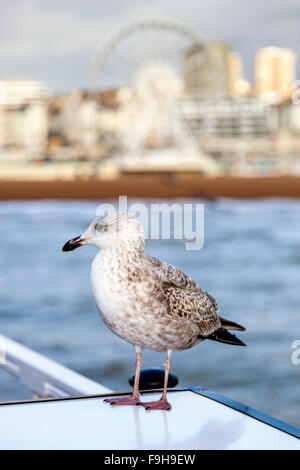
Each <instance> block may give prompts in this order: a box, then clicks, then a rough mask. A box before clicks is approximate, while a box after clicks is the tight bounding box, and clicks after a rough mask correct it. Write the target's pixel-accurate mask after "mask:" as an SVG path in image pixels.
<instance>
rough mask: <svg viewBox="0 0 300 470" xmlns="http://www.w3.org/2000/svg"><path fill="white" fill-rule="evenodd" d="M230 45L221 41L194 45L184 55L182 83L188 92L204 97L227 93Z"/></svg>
mask: <svg viewBox="0 0 300 470" xmlns="http://www.w3.org/2000/svg"><path fill="white" fill-rule="evenodd" d="M230 52H231V50H230V46H229V45H228V44H227V43H223V42H213V43H208V44H206V45H201V44H200V45H196V46H193V47H192V48H191V49H189V50H188V51H187V52H186V53H185V56H184V83H185V91H186V93H188V94H194V95H201V96H202V97H204V98H213V97H219V96H226V95H228V93H229V61H228V57H229V53H230Z"/></svg>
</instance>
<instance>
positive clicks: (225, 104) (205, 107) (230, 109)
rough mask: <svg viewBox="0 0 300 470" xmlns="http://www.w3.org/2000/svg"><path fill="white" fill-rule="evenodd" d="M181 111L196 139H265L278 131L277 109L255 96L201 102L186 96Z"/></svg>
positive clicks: (199, 99)
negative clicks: (255, 137) (254, 137)
mask: <svg viewBox="0 0 300 470" xmlns="http://www.w3.org/2000/svg"><path fill="white" fill-rule="evenodd" d="M181 108H182V112H183V114H184V116H185V119H186V121H187V122H188V123H189V126H190V128H191V129H192V130H193V132H194V133H195V135H196V136H197V138H198V139H199V140H200V139H203V138H204V137H206V138H208V137H220V138H223V137H229V138H230V137H249V136H252V137H253V136H257V137H262V136H264V137H267V136H271V135H275V134H276V133H277V132H278V130H279V110H278V108H276V107H274V106H270V105H269V104H268V103H266V102H264V101H263V100H259V99H257V98H255V97H251V98H239V99H233V98H230V97H224V98H222V99H219V100H202V99H201V98H200V97H199V98H198V99H197V98H195V97H193V98H189V97H186V98H184V99H183V100H182V101H181Z"/></svg>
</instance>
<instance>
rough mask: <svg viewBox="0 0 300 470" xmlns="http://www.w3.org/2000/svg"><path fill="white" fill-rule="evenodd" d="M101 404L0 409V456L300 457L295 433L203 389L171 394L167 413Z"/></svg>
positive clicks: (82, 400)
mask: <svg viewBox="0 0 300 470" xmlns="http://www.w3.org/2000/svg"><path fill="white" fill-rule="evenodd" d="M112 396H113V395H112ZM159 396H160V393H157V392H156V393H152V392H151V393H145V394H143V401H150V400H155V399H158V398H159ZM104 398H105V396H96V397H78V398H67V399H52V400H50V399H49V400H41V401H36V402H33V401H31V402H22V403H21V402H20V403H9V404H1V406H0V421H1V438H0V448H1V449H105V450H110V449H112V450H113V449H120V450H122V449H126V450H128V449H151V450H155V449H163V450H165V449H172V450H175V449H276V450H278V449H294V450H300V439H299V437H300V430H299V429H297V428H295V427H292V426H289V425H288V424H285V423H282V422H281V421H278V420H276V419H274V418H271V417H269V416H266V415H264V414H262V413H260V412H258V411H256V410H253V409H252V408H249V407H247V406H244V405H241V404H239V403H237V402H234V401H232V400H229V399H226V398H224V397H222V396H219V395H216V394H215V393H213V392H209V391H207V390H205V389H202V388H195V387H192V388H190V389H187V390H172V391H170V392H169V397H168V399H169V401H170V403H171V404H172V410H171V411H145V409H144V408H143V407H139V406H136V407H135V406H121V407H111V406H109V405H108V404H106V403H104V402H103V399H104ZM267 423H268V424H267Z"/></svg>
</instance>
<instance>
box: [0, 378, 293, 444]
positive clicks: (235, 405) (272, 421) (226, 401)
mask: <svg viewBox="0 0 300 470" xmlns="http://www.w3.org/2000/svg"><path fill="white" fill-rule="evenodd" d="M162 390H163V389H150V390H143V391H142V395H143V394H148V393H159V392H162ZM188 391H190V392H193V393H196V394H198V395H201V396H203V397H205V398H208V399H210V400H213V401H215V402H218V403H220V404H222V405H225V406H228V407H229V408H231V409H233V410H236V411H239V412H240V413H243V414H245V415H247V416H249V417H251V418H253V419H256V420H258V421H261V422H262V423H264V424H267V425H269V426H271V427H273V428H276V429H278V430H280V431H282V432H285V433H286V434H289V435H291V436H293V437H295V438H297V439H300V429H299V428H297V427H296V426H293V425H292V424H288V423H285V422H284V421H281V420H279V419H277V418H274V417H273V416H270V415H267V414H265V413H263V412H262V411H258V410H256V409H255V408H251V407H250V406H248V405H244V404H243V403H240V402H238V401H235V400H233V399H231V398H227V397H225V396H223V395H220V394H218V393H215V392H213V391H212V390H209V389H207V388H204V387H200V386H188V387H185V388H173V389H170V390H168V393H174V392H188ZM129 394H130V392H122V393H104V394H96V395H83V396H73V397H63V398H41V399H38V400H34V399H30V400H18V401H7V402H2V403H0V407H1V406H10V405H25V404H37V403H43V402H57V401H67V400H82V399H88V398H106V397H110V396H112V395H113V396H122V395H129Z"/></svg>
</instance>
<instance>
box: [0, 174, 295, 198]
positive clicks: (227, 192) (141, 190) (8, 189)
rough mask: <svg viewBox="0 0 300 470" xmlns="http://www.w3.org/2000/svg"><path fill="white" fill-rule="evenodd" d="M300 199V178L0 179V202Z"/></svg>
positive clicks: (144, 176)
mask: <svg viewBox="0 0 300 470" xmlns="http://www.w3.org/2000/svg"><path fill="white" fill-rule="evenodd" d="M119 195H126V196H128V197H134V198H182V197H186V198H194V197H195V198H198V197H200V198H205V199H216V198H239V199H249V198H255V199H258V198H268V197H287V198H299V197H300V177H298V176H291V175H287V176H272V177H232V176H218V177H205V176H203V175H201V174H184V173H182V174H175V173H174V174H126V175H125V174H124V175H121V176H119V177H116V178H111V179H108V178H103V179H99V178H96V179H81V178H78V179H66V180H59V179H54V180H53V179H45V180H36V179H32V180H30V179H26V180H21V179H15V180H13V179H9V180H7V179H2V180H1V179H0V200H16V199H19V200H35V199H85V200H92V199H110V198H115V197H119Z"/></svg>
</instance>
